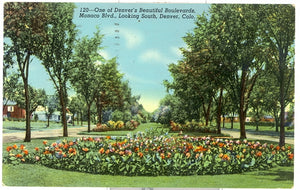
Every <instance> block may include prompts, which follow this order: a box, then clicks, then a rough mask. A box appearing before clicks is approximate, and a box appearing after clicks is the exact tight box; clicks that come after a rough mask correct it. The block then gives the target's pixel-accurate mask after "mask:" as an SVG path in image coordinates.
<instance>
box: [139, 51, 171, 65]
mask: <svg viewBox="0 0 300 190" xmlns="http://www.w3.org/2000/svg"><path fill="white" fill-rule="evenodd" d="M139 58H140V60H141V61H143V62H158V63H163V64H165V65H168V64H170V63H172V62H174V60H173V59H170V58H169V57H166V56H164V55H163V54H161V53H160V52H159V51H158V50H156V49H148V50H146V51H144V52H143V53H142V54H141V55H140V57H139Z"/></svg>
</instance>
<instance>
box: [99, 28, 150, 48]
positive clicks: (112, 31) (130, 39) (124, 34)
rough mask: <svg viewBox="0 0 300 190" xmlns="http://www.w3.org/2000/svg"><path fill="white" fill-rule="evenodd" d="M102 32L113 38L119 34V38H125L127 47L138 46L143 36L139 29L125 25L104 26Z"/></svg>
mask: <svg viewBox="0 0 300 190" xmlns="http://www.w3.org/2000/svg"><path fill="white" fill-rule="evenodd" d="M103 34H104V35H105V36H111V37H112V38H114V39H117V38H115V37H116V36H119V37H120V38H119V39H120V40H122V39H124V40H125V46H126V47H127V48H129V49H133V48H135V47H137V46H139V45H140V44H141V43H142V42H143V41H144V36H143V34H142V33H141V32H140V31H138V30H134V29H129V28H125V27H107V28H104V30H103Z"/></svg>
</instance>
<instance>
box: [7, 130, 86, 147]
mask: <svg viewBox="0 0 300 190" xmlns="http://www.w3.org/2000/svg"><path fill="white" fill-rule="evenodd" d="M86 130H87V127H79V128H68V136H69V137H81V136H82V135H77V133H79V132H82V131H86ZM62 136H63V129H50V130H43V131H31V138H32V139H35V138H47V137H62ZM24 138H25V132H24V131H23V132H17V133H2V140H3V143H8V142H15V141H23V140H24Z"/></svg>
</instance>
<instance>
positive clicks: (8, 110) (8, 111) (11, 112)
mask: <svg viewBox="0 0 300 190" xmlns="http://www.w3.org/2000/svg"><path fill="white" fill-rule="evenodd" d="M3 103H4V104H5V105H3V118H17V119H22V118H25V117H26V111H25V109H22V108H20V107H19V106H18V105H17V103H16V102H14V101H10V100H3Z"/></svg>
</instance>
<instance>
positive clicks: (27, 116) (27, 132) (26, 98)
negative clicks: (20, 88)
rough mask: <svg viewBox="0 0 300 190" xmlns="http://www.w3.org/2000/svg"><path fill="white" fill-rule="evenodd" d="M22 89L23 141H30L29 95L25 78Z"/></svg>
mask: <svg viewBox="0 0 300 190" xmlns="http://www.w3.org/2000/svg"><path fill="white" fill-rule="evenodd" d="M24 89H25V109H26V134H25V139H24V142H30V141H31V128H30V97H29V90H28V83H27V80H26V82H24Z"/></svg>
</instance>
